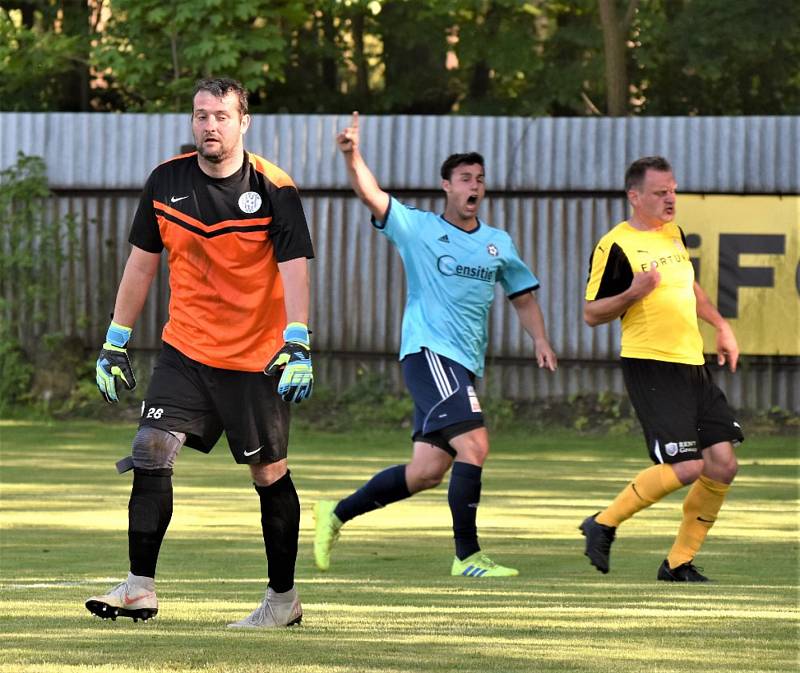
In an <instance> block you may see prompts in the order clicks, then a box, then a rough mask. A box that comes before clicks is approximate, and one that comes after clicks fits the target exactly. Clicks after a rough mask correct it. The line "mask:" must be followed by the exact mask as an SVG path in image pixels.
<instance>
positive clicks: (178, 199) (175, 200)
mask: <svg viewBox="0 0 800 673" xmlns="http://www.w3.org/2000/svg"><path fill="white" fill-rule="evenodd" d="M188 198H189V197H188V196H178V197H177V198H176V197H174V196H173V197H172V198H170V200H169V202H170V203H178V201H183V200H184V199H188Z"/></svg>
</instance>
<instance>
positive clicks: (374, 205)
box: [336, 112, 389, 220]
mask: <svg viewBox="0 0 800 673" xmlns="http://www.w3.org/2000/svg"><path fill="white" fill-rule="evenodd" d="M336 144H337V145H338V146H339V149H340V150H341V152H342V155H343V156H344V162H345V166H347V177H348V178H349V179H350V185H351V186H352V187H353V191H355V193H356V194H357V195H358V198H359V199H361V200H362V201H363V202H364V205H366V206H367V208H369V210H370V212H371V213H372V214H373V215H374V216H375V219H378V220H381V219H383V216H384V215H386V209H387V208H388V207H389V195H388V194H387V193H386V192H384V191H383V190H382V189H381V187H380V185H379V184H378V181H377V180H376V179H375V176H374V175H373V174H372V171H371V170H369V166H367V164H366V162H365V161H364V157H362V156H361V150H360V149H359V146H358V145H359V138H358V112H353V119H352V121H351V123H350V126H348V127H347V128H346V129H344V130H343V131H341V132H340V133H339V134H338V135H337V136H336Z"/></svg>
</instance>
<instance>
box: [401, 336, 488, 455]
mask: <svg viewBox="0 0 800 673" xmlns="http://www.w3.org/2000/svg"><path fill="white" fill-rule="evenodd" d="M402 366H403V378H404V379H405V382H406V387H407V388H408V391H409V392H410V393H411V397H412V398H413V400H414V432H413V435H412V439H413V441H415V442H428V443H429V444H433V445H434V446H438V447H439V448H440V449H442V450H443V451H446V452H447V453H449V454H450V455H451V456H455V455H456V451H455V449H453V447H452V446H450V440H451V439H453V438H454V437H458V435H463V434H464V433H466V432H469V431H470V430H475V429H476V428H482V427H483V425H484V422H483V414H482V412H481V405H480V402H479V401H478V396H477V395H476V394H475V374H473V373H472V372H471V371H469V370H468V369H467V368H466V367H464V366H463V365H461V364H459V363H458V362H456V361H455V360H451V359H450V358H446V357H444V356H443V355H438V354H436V353H434V352H433V351H430V350H428V349H427V348H423V349H422V350H421V351H419V352H418V353H411V354H410V355H406V357H404V358H403V363H402Z"/></svg>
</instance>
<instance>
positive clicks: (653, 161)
mask: <svg viewBox="0 0 800 673" xmlns="http://www.w3.org/2000/svg"><path fill="white" fill-rule="evenodd" d="M648 170H653V171H661V172H662V173H671V172H672V166H670V164H669V161H667V160H666V159H665V158H664V157H642V158H641V159H637V160H636V161H634V162H633V163H632V164H631V165H630V166H628V170H627V171H625V191H626V192H628V191H630V190H631V189H639V188H640V187H641V186H642V183H643V182H644V176H645V173H647V171H648Z"/></svg>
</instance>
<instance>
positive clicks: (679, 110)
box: [0, 0, 800, 115]
mask: <svg viewBox="0 0 800 673" xmlns="http://www.w3.org/2000/svg"><path fill="white" fill-rule="evenodd" d="M3 7H4V9H0V93H2V94H4V95H3V97H2V100H3V101H4V102H5V106H6V108H7V109H18V110H47V109H63V110H69V109H89V108H90V107H91V108H92V109H99V110H147V111H150V110H163V111H167V110H184V109H186V108H187V107H188V105H189V102H190V101H189V96H188V92H189V91H190V90H191V88H192V85H193V83H194V82H195V81H196V80H197V79H198V78H200V77H203V76H208V75H216V76H221V75H226V76H232V77H236V78H237V79H239V80H241V81H242V82H243V83H244V84H245V85H246V86H247V87H248V89H249V90H250V91H251V94H252V95H251V106H252V109H253V110H254V111H257V112H303V113H310V112H334V113H341V112H347V111H349V110H352V109H360V110H362V111H365V112H371V113H424V114H447V113H457V114H483V115H587V114H612V115H625V114H652V115H657V114H658V115H674V114H690V115H691V114H711V115H715V114H792V113H797V112H798V111H800V3H798V2H796V0H773V2H771V3H769V8H768V10H765V4H764V3H763V2H762V1H761V0H737V1H736V2H729V1H728V0H237V1H236V2H228V1H227V0H181V1H180V2H176V3H165V2H163V1H161V0H16V1H14V0H12V1H10V2H6V3H4V5H3ZM90 84H91V86H90Z"/></svg>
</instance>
